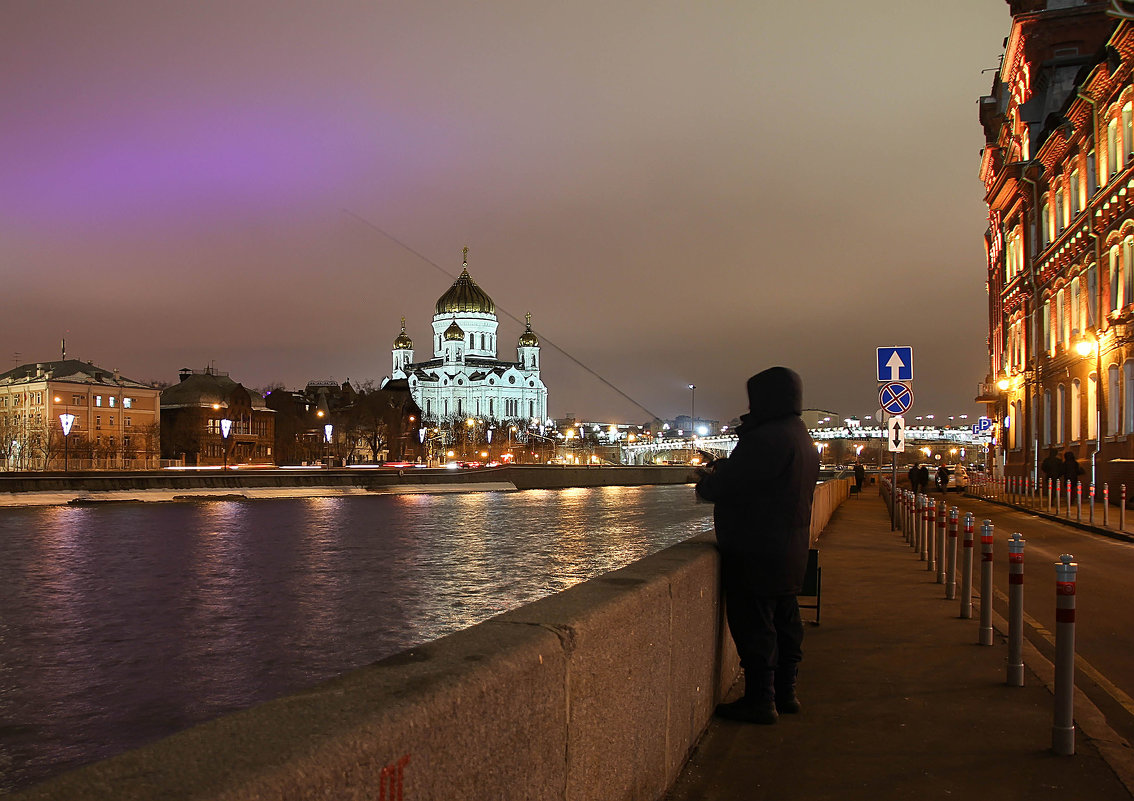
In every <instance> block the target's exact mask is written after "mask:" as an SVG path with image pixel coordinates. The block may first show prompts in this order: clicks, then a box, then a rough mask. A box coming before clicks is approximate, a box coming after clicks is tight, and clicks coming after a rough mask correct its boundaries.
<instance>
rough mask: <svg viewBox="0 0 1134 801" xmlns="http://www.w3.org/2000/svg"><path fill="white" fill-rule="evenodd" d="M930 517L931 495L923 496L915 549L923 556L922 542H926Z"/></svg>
mask: <svg viewBox="0 0 1134 801" xmlns="http://www.w3.org/2000/svg"><path fill="white" fill-rule="evenodd" d="M928 519H929V496H928V495H922V496H921V514H920V515H919V516H918V522H917V542H915V543H914V550H915V551H916V552H917V553H918V555H919V557H920V558H922V559H924V558H925V557H924V556H921V549H922V545H921V544H922V543H923V542H925V521H926V520H928Z"/></svg>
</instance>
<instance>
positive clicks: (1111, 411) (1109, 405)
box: [1106, 364, 1118, 437]
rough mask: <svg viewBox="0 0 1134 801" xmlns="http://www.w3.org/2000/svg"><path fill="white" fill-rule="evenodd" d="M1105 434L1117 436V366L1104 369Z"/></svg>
mask: <svg viewBox="0 0 1134 801" xmlns="http://www.w3.org/2000/svg"><path fill="white" fill-rule="evenodd" d="M1106 432H1107V434H1108V435H1109V436H1112V437H1113V436H1117V434H1118V365H1117V364H1112V365H1111V366H1110V367H1108V368H1106Z"/></svg>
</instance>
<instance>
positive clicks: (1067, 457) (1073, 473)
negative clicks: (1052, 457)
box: [1063, 451, 1083, 492]
mask: <svg viewBox="0 0 1134 801" xmlns="http://www.w3.org/2000/svg"><path fill="white" fill-rule="evenodd" d="M1081 475H1083V468H1081V467H1079V461H1078V460H1077V459H1076V458H1075V454H1074V453H1072V452H1071V451H1067V453H1065V454H1063V481H1064V482H1065V483H1066V485H1067V487H1068V488H1069V489H1070V491H1071V492H1074V491H1075V490H1076V489H1078V487H1079V476H1081Z"/></svg>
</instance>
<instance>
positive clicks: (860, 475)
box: [854, 462, 866, 492]
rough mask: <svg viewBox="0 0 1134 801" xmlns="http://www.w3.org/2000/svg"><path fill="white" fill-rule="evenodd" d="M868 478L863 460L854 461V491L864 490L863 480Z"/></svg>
mask: <svg viewBox="0 0 1134 801" xmlns="http://www.w3.org/2000/svg"><path fill="white" fill-rule="evenodd" d="M865 480H866V468H865V467H863V466H862V462H855V463H854V491H855V492H862V482H863V481H865Z"/></svg>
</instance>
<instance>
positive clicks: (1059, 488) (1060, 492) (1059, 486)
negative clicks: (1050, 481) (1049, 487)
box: [1055, 478, 1063, 515]
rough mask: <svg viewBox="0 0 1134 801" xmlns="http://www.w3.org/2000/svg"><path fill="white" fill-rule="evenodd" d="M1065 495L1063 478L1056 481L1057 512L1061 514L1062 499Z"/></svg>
mask: <svg viewBox="0 0 1134 801" xmlns="http://www.w3.org/2000/svg"><path fill="white" fill-rule="evenodd" d="M1062 497H1063V479H1061V478H1060V479H1056V481H1055V514H1056V515H1058V514H1059V504H1060V499H1061V498H1062Z"/></svg>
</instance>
